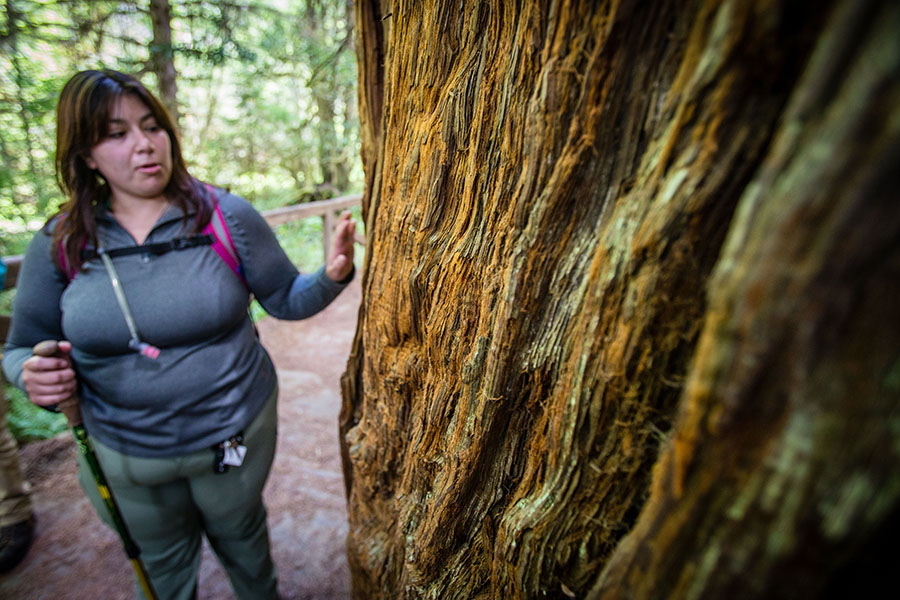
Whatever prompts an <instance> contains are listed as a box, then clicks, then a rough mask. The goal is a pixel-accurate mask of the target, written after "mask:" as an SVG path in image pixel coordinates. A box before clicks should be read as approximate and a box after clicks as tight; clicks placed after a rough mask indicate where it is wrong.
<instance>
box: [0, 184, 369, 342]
mask: <svg viewBox="0 0 900 600" xmlns="http://www.w3.org/2000/svg"><path fill="white" fill-rule="evenodd" d="M361 200H362V194H352V195H349V196H339V197H337V198H329V199H328V200H316V201H315V202H306V203H304V204H297V205H296V206H285V207H282V208H273V209H272V210H267V211H264V212H263V213H262V216H263V218H264V219H265V220H266V223H268V224H269V227H275V226H276V225H282V224H284V223H290V222H291V221H299V220H300V219H305V218H307V217H322V221H323V223H322V246H323V248H324V250H325V254H324V256H326V257H327V256H328V250H329V248H331V238H332V231H333V230H334V224H335V213H337V211H339V210H344V209H345V208H350V207H352V206H356V205H357V204H359V203H360V201H361ZM356 242H357V243H358V244H362V245H365V240H364V239H363V238H362V237H361V236H360V235H359V234H357V236H356ZM3 262H4V263H5V264H6V282H5V283H4V285H3V289H5V290H6V289H10V288H14V287H16V282H17V281H18V279H19V267H21V265H22V255H21V254H18V255H16V256H6V257H4V258H3ZM8 332H9V315H0V343H2V342H5V341H6V334H7V333H8Z"/></svg>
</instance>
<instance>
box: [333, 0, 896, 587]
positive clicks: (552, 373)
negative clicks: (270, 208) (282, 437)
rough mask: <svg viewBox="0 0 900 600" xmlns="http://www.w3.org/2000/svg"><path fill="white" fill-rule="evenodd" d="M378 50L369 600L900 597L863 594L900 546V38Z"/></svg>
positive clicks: (822, 29) (657, 38)
mask: <svg viewBox="0 0 900 600" xmlns="http://www.w3.org/2000/svg"><path fill="white" fill-rule="evenodd" d="M356 23H357V48H358V53H359V58H360V117H361V124H362V132H363V136H362V137H363V152H362V155H363V160H364V166H365V170H366V181H367V189H366V195H365V198H364V216H365V219H366V223H367V227H366V233H367V243H368V245H367V255H366V265H365V269H364V276H363V291H364V300H363V306H362V308H361V310H360V320H359V325H358V329H357V336H356V341H355V344H354V350H353V354H352V355H351V358H350V361H349V364H348V370H347V373H346V374H345V376H344V378H343V380H342V384H343V389H344V405H343V408H342V415H341V443H342V449H343V452H344V459H345V463H344V467H345V477H346V482H347V491H348V500H349V510H350V534H349V537H348V556H349V560H350V564H351V570H352V574H353V589H354V594H355V596H356V597H358V598H534V597H560V598H564V597H585V596H590V597H597V598H599V597H622V598H628V597H635V598H698V597H708V598H719V597H732V596H736V597H751V598H756V597H760V598H762V597H766V598H768V597H779V596H787V597H803V596H810V595H816V594H821V593H824V592H835V593H836V591H837V590H840V589H841V588H840V586H842V585H843V586H850V587H853V586H858V585H860V584H861V582H862V581H864V579H865V577H869V579H870V580H872V581H874V582H876V583H877V582H879V581H881V580H883V579H884V578H885V577H889V576H891V575H892V573H891V572H890V571H889V570H888V571H886V572H882V573H881V574H879V575H878V577H875V578H874V579H872V578H871V575H872V573H868V574H867V575H860V574H859V569H858V567H859V566H860V565H866V564H871V560H872V559H873V557H877V556H882V557H883V556H884V555H883V554H880V555H879V554H874V553H873V548H875V547H877V544H878V543H879V542H880V541H881V540H880V539H879V538H878V537H877V535H878V534H879V531H881V532H882V535H885V534H884V533H883V532H884V531H887V532H888V533H887V535H888V536H890V535H892V534H893V532H894V531H896V530H897V527H896V524H897V516H898V514H900V510H898V507H900V475H898V473H900V469H898V467H900V450H898V449H900V421H898V420H897V416H896V415H897V414H898V407H900V355H898V348H900V310H898V308H897V304H898V302H897V300H896V299H897V298H898V297H900V243H898V240H900V211H898V210H897V202H896V198H897V189H900V187H898V184H900V181H898V179H900V178H898V172H900V169H898V165H900V116H898V110H897V108H896V107H897V105H898V103H897V100H898V98H900V84H898V81H900V77H898V76H900V38H898V36H896V35H895V32H896V31H898V30H900V7H897V6H896V3H890V2H886V1H883V2H878V1H862V2H861V1H856V0H836V1H835V2H831V3H826V4H823V3H821V2H816V3H813V2H808V3H802V2H794V3H772V2H766V1H764V0H756V1H753V0H735V1H732V2H713V1H702V0H695V1H690V2H687V3H684V2H674V1H671V0H663V1H660V2H653V3H646V2H637V1H627V0H626V1H623V2H591V1H587V0H585V1H581V2H563V3H557V2H554V3H551V2H524V3H523V2H489V3H465V4H462V5H461V4H460V3H458V2H450V1H434V2H426V3H415V2H413V3H401V2H397V3H394V4H390V3H388V2H377V1H363V0H360V1H358V2H357V6H356ZM886 528H887V529H886ZM887 539H890V537H888V538H887ZM874 573H875V574H878V571H877V570H875V571H874ZM879 577H880V578H881V580H880V579H879ZM848 589H850V588H848Z"/></svg>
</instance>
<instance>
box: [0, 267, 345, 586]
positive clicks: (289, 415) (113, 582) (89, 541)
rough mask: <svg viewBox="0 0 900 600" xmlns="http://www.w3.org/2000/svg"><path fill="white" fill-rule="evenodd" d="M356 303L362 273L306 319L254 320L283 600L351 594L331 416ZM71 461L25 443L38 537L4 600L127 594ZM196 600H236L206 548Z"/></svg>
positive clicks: (114, 543)
mask: <svg viewBox="0 0 900 600" xmlns="http://www.w3.org/2000/svg"><path fill="white" fill-rule="evenodd" d="M359 300H360V288H359V277H357V278H356V280H355V281H354V283H353V284H351V285H350V286H349V287H348V288H347V289H346V290H344V292H342V293H341V295H340V296H339V297H338V299H337V300H336V301H335V302H334V303H332V305H331V306H329V307H328V308H327V309H325V310H324V311H322V312H321V313H319V314H318V315H316V316H315V317H313V318H311V319H308V320H306V321H300V322H285V321H276V320H274V319H264V320H262V321H261V322H260V323H259V331H260V336H261V338H262V340H263V344H264V345H265V346H266V348H267V349H268V350H269V353H270V354H271V355H272V358H273V360H274V361H275V365H276V367H277V368H278V373H279V381H280V384H281V395H280V398H279V408H278V413H279V436H278V447H277V451H276V456H275V463H274V465H273V467H272V473H271V475H270V477H269V481H268V483H267V484H266V489H265V492H264V496H265V500H266V506H267V507H268V510H269V529H270V535H271V538H272V556H273V559H274V560H275V564H276V566H277V568H278V573H279V590H280V593H281V595H282V598H285V599H292V600H293V599H296V600H306V599H310V600H312V599H317V600H318V599H322V600H328V599H334V600H341V599H346V598H349V597H350V592H349V589H350V583H349V572H348V569H347V560H346V556H345V552H344V544H345V538H346V535H347V511H346V503H345V500H344V484H343V478H342V475H341V462H340V454H339V449H338V440H337V435H338V434H337V416H338V411H339V409H340V387H339V378H340V375H341V373H342V372H343V371H344V369H345V367H346V361H347V356H348V354H349V351H350V346H351V343H352V340H353V333H354V329H355V326H356V317H357V309H358V306H359ZM74 453H75V447H74V443H73V442H72V441H71V437H70V436H69V435H65V436H60V437H58V438H56V439H53V440H48V441H45V442H40V443H34V444H29V445H28V446H27V447H25V448H23V449H22V451H21V458H22V466H23V467H24V469H25V473H26V476H27V478H28V480H29V481H30V482H31V483H32V486H33V499H34V506H35V513H36V516H37V519H38V523H37V535H36V538H35V541H34V544H33V546H32V548H31V551H30V552H29V554H28V556H27V557H26V558H25V560H24V561H23V562H22V563H21V564H20V565H19V566H18V567H16V569H14V570H13V571H12V572H10V573H8V574H6V575H2V576H0V598H2V599H4V600H45V599H46V600H63V599H64V600H96V599H98V598H102V599H104V600H125V599H130V598H133V597H134V584H133V577H132V571H131V566H130V565H129V563H128V561H127V559H126V558H125V554H124V552H123V551H122V549H121V545H120V542H119V539H118V537H117V536H116V535H115V534H114V533H113V532H112V531H110V530H109V529H107V528H106V527H105V526H104V525H103V524H102V523H101V522H100V521H99V519H98V517H97V516H96V514H95V513H94V512H93V509H92V508H91V506H90V504H89V503H88V501H87V499H86V498H85V497H84V494H83V492H82V491H81V488H80V487H79V486H78V483H77V480H76V476H75V464H74ZM198 597H199V599H200V600H229V599H231V598H233V595H232V593H231V588H230V586H229V584H228V581H227V578H226V576H225V575H224V572H223V571H222V569H221V567H220V566H219V564H218V561H217V560H216V558H215V556H214V555H213V554H212V552H211V551H210V550H209V547H208V546H205V547H204V555H203V562H202V566H201V570H200V589H199V596H198Z"/></svg>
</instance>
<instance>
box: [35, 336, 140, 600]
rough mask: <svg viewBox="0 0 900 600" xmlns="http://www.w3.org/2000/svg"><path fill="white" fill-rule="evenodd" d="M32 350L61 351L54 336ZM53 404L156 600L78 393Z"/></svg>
mask: <svg viewBox="0 0 900 600" xmlns="http://www.w3.org/2000/svg"><path fill="white" fill-rule="evenodd" d="M32 353H33V354H34V355H35V356H44V357H61V356H62V355H63V353H62V352H61V351H60V349H59V343H58V342H56V341H55V340H48V341H44V342H40V343H39V344H37V345H36V346H35V347H34V348H33V349H32ZM57 406H58V408H59V410H60V412H62V413H63V414H64V415H65V416H66V420H67V421H68V422H69V426H70V427H72V435H74V436H75V441H76V442H77V443H78V449H79V451H80V452H81V455H82V456H83V457H84V459H85V462H86V463H87V465H88V467H89V468H90V471H91V475H92V476H93V477H94V482H95V483H96V484H97V489H98V490H99V492H100V497H101V498H102V499H103V503H104V505H105V506H106V509H107V511H108V512H109V516H110V518H111V520H112V522H113V525H114V526H115V529H116V533H118V534H119V538H120V539H121V540H122V545H123V546H124V547H125V554H126V555H128V559H129V560H130V561H131V566H132V567H133V568H134V572H135V575H136V576H137V580H138V584H139V585H140V586H141V589H142V590H143V592H144V596H146V597H147V600H158V596H157V595H156V592H155V591H154V590H153V584H152V583H151V582H150V577H149V575H147V570H146V569H145V568H144V564H143V563H142V562H141V558H140V556H141V551H140V548H138V546H137V544H136V543H135V542H134V540H133V539H132V537H131V534H130V533H129V532H128V526H127V525H125V520H124V519H123V518H122V513H121V511H120V510H119V507H118V505H117V504H116V500H115V498H113V495H112V490H110V489H109V483H108V482H107V480H106V476H105V475H104V474H103V469H101V468H100V463H99V462H98V461H97V455H96V454H95V453H94V448H93V446H92V445H91V441H90V439H89V438H88V436H87V431H85V429H84V425H83V424H82V422H81V407H80V406H79V402H78V396H77V395H76V394H74V393H73V394H72V395H70V396H69V397H68V398H66V399H64V400H61V401H60V402H59V404H58V405H57Z"/></svg>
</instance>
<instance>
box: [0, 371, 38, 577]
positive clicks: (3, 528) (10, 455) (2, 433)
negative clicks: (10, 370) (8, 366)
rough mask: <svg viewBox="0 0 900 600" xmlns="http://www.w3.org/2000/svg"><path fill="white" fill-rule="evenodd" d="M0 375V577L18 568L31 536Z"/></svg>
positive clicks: (31, 525)
mask: <svg viewBox="0 0 900 600" xmlns="http://www.w3.org/2000/svg"><path fill="white" fill-rule="evenodd" d="M3 383H4V380H3V376H2V375H0V573H5V572H7V571H10V570H12V569H13V568H14V567H15V566H16V565H18V564H19V563H20V562H21V561H22V559H23V558H25V555H26V554H27V553H28V548H29V547H30V546H31V540H32V536H33V534H34V518H33V515H32V508H31V498H30V496H29V486H28V483H27V482H26V481H25V479H24V478H23V477H22V472H21V470H20V468H19V446H18V444H16V440H15V439H14V438H13V436H12V434H11V433H10V431H9V428H8V427H7V424H6V395H5V394H4V392H3Z"/></svg>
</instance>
